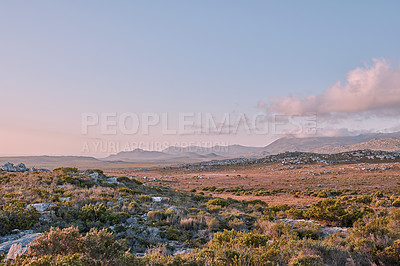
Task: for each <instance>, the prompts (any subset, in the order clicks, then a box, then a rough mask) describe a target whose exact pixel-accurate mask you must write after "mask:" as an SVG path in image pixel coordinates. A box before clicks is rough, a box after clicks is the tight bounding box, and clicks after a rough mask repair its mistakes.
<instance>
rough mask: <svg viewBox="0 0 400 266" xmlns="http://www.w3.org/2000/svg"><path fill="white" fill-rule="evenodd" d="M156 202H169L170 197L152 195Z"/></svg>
mask: <svg viewBox="0 0 400 266" xmlns="http://www.w3.org/2000/svg"><path fill="white" fill-rule="evenodd" d="M151 199H152V200H153V201H154V202H167V201H169V198H167V197H152V198H151Z"/></svg>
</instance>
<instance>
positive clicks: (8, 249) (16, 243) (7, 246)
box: [0, 233, 42, 260]
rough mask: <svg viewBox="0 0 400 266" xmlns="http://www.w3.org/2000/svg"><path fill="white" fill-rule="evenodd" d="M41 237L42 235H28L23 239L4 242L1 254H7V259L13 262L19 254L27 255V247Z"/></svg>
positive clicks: (0, 248) (1, 246)
mask: <svg viewBox="0 0 400 266" xmlns="http://www.w3.org/2000/svg"><path fill="white" fill-rule="evenodd" d="M41 235H42V234H41V233H33V234H26V235H24V236H22V237H21V238H18V239H15V240H10V241H6V242H3V243H1V244H0V254H2V253H3V254H7V256H6V259H11V260H13V259H15V257H16V256H17V255H18V254H23V253H25V252H26V251H27V246H28V245H29V244H30V243H32V241H33V240H35V239H36V238H38V237H39V236H41ZM4 238H6V237H3V239H4ZM11 238H12V236H11Z"/></svg>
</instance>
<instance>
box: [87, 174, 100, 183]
mask: <svg viewBox="0 0 400 266" xmlns="http://www.w3.org/2000/svg"><path fill="white" fill-rule="evenodd" d="M89 177H90V178H92V179H93V181H94V182H95V183H97V182H98V179H99V177H100V174H99V173H97V172H95V173H93V174H90V175H89Z"/></svg>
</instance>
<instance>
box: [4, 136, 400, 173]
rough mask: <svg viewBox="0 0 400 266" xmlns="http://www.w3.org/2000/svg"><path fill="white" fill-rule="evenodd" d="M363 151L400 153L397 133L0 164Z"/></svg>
mask: <svg viewBox="0 0 400 266" xmlns="http://www.w3.org/2000/svg"><path fill="white" fill-rule="evenodd" d="M365 149H370V150H383V151H391V152H393V151H395V152H400V132H395V133H375V134H361V135H358V136H345V137H310V138H296V137H283V138H280V139H278V140H276V141H274V142H272V143H271V144H269V145H267V146H265V147H248V146H242V145H229V146H214V147H199V146H188V147H175V146H171V147H168V148H166V149H164V150H162V151H146V150H141V149H136V150H133V151H123V152H119V153H117V154H113V155H110V156H108V157H106V158H102V159H97V158H94V157H88V156H86V157H85V156H15V157H0V164H4V163H6V162H11V163H20V162H23V163H26V164H27V165H28V166H29V167H32V166H35V167H48V168H54V167H60V166H76V167H81V168H105V167H107V168H132V167H142V166H148V165H155V164H156V165H171V164H178V163H186V162H201V161H209V160H222V159H230V158H239V157H246V158H259V157H263V156H266V155H272V154H279V153H284V152H294V151H300V152H314V153H328V154H332V153H339V152H346V151H352V150H365Z"/></svg>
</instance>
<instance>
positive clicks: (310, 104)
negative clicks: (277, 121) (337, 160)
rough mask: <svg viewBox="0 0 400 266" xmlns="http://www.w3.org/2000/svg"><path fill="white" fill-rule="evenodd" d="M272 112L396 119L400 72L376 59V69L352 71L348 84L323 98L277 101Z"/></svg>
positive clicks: (399, 110)
mask: <svg viewBox="0 0 400 266" xmlns="http://www.w3.org/2000/svg"><path fill="white" fill-rule="evenodd" d="M267 108H268V111H269V112H274V113H281V114H285V115H303V114H306V113H310V112H315V113H316V114H317V115H318V116H319V117H321V116H323V117H331V118H333V117H334V118H338V117H339V118H344V117H348V116H354V115H362V116H365V115H375V116H393V115H397V114H399V113H400V68H392V67H391V66H390V65H389V63H388V62H387V61H386V60H385V59H373V65H372V66H365V67H364V68H360V67H358V68H356V69H354V70H351V71H350V72H349V73H348V75H347V79H346V83H345V84H342V83H341V82H340V81H338V82H336V83H335V84H334V85H333V86H331V87H330V88H327V89H325V90H324V91H323V92H322V93H321V94H319V95H310V96H307V97H305V98H297V97H293V96H291V95H289V96H287V97H284V98H273V99H271V100H270V104H269V106H268V107H267Z"/></svg>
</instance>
